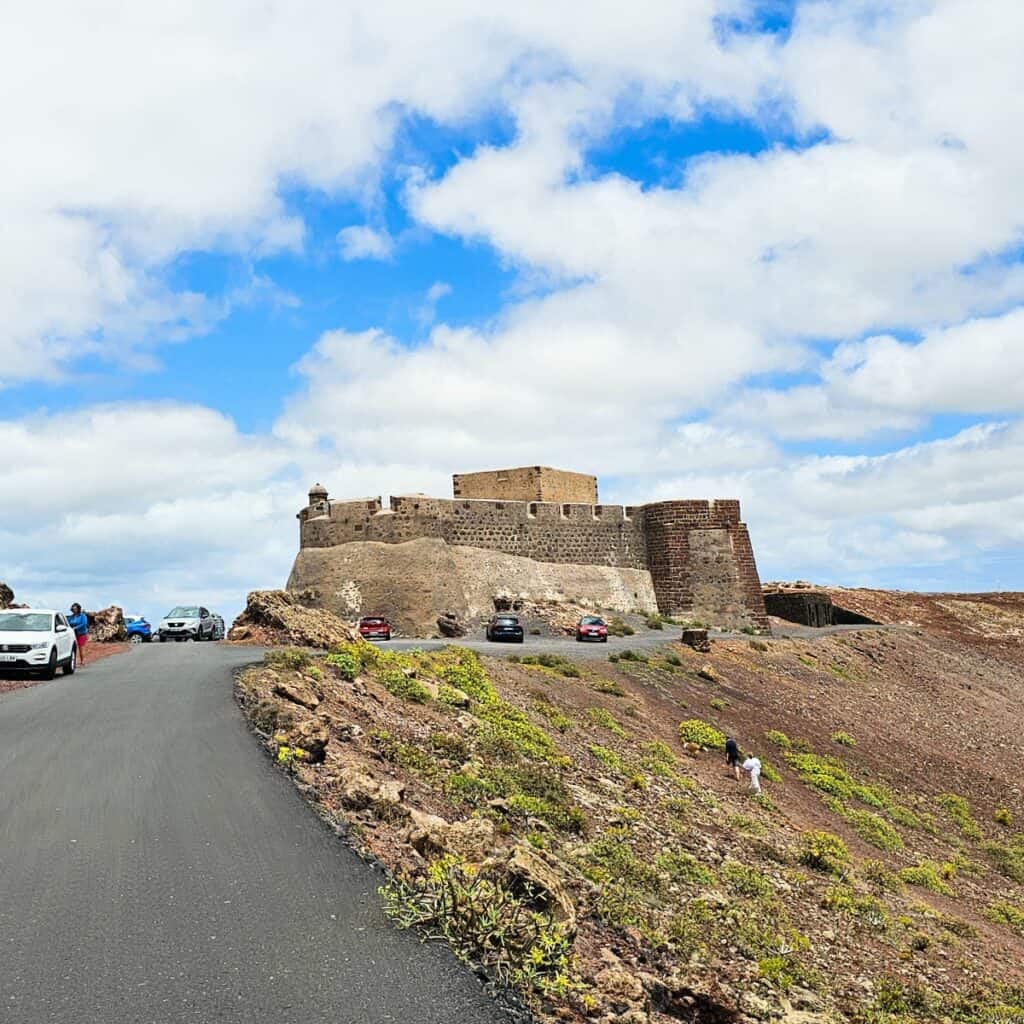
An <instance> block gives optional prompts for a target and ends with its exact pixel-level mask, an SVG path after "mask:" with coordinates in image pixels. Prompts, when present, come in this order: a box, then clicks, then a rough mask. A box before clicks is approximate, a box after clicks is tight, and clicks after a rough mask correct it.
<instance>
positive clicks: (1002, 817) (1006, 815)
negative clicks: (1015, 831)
mask: <svg viewBox="0 0 1024 1024" xmlns="http://www.w3.org/2000/svg"><path fill="white" fill-rule="evenodd" d="M992 818H993V820H994V821H995V822H996V823H997V824H999V825H1005V826H1006V827H1007V828H1009V827H1010V826H1011V825H1012V824H1013V815H1012V814H1011V813H1010V810H1009V808H1007V807H997V808H996V810H995V813H994V814H993V815H992Z"/></svg>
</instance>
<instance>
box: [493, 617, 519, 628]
mask: <svg viewBox="0 0 1024 1024" xmlns="http://www.w3.org/2000/svg"><path fill="white" fill-rule="evenodd" d="M494 621H495V622H496V623H498V625H499V626H518V625H519V620H518V619H517V618H516V617H515V616H514V615H501V616H499V617H498V618H496V619H495V620H494Z"/></svg>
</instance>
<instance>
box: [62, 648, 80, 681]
mask: <svg viewBox="0 0 1024 1024" xmlns="http://www.w3.org/2000/svg"><path fill="white" fill-rule="evenodd" d="M77 669H78V644H77V643H76V644H75V646H74V647H72V648H71V653H70V654H69V655H68V660H67V661H65V662H64V669H63V671H64V675H66V676H73V675H74V674H75V672H76V670H77Z"/></svg>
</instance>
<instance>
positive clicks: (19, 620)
mask: <svg viewBox="0 0 1024 1024" xmlns="http://www.w3.org/2000/svg"><path fill="white" fill-rule="evenodd" d="M52 628H53V616H52V615H47V614H46V613H45V612H0V632H7V633H49V632H50V630H51V629H52Z"/></svg>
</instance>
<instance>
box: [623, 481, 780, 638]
mask: <svg viewBox="0 0 1024 1024" xmlns="http://www.w3.org/2000/svg"><path fill="white" fill-rule="evenodd" d="M643 524H644V535H645V538H646V544H647V564H648V567H649V568H650V570H651V578H652V579H653V580H654V590H655V593H656V594H657V597H658V607H659V608H660V609H661V611H662V612H663V613H665V614H668V615H678V616H682V617H686V618H697V619H700V620H702V621H706V622H710V623H713V624H718V623H722V624H725V625H730V626H733V627H740V626H752V627H754V628H755V629H766V628H767V627H768V618H767V615H766V614H765V611H764V599H763V598H762V596H761V584H760V580H759V579H758V575H757V566H756V565H755V563H754V552H753V548H752V547H751V544H750V536H749V534H748V532H747V528H746V525H745V524H744V523H742V522H741V521H740V506H739V502H738V501H712V502H708V501H662V502H657V503H655V504H652V505H645V506H644V508H643Z"/></svg>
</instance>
